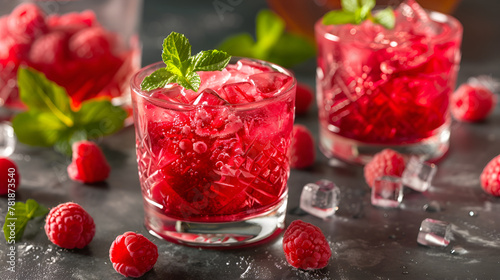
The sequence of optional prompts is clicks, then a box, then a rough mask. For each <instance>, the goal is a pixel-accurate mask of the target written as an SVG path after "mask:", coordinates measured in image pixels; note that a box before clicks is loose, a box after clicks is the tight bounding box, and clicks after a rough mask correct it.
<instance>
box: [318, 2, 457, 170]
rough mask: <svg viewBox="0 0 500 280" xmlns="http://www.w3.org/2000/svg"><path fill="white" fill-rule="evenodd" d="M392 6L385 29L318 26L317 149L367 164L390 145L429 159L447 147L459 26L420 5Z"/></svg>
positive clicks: (450, 19)
mask: <svg viewBox="0 0 500 280" xmlns="http://www.w3.org/2000/svg"><path fill="white" fill-rule="evenodd" d="M408 3H412V4H411V5H409V4H406V2H404V3H403V4H401V6H400V7H399V8H397V9H396V10H395V13H396V25H395V28H394V29H392V30H387V29H385V28H384V27H382V26H380V25H376V24H374V23H372V22H370V21H365V22H364V23H362V24H360V25H351V24H345V25H328V26H326V25H323V24H322V22H321V20H319V21H318V22H317V23H316V26H315V30H316V40H317V44H318V57H317V64H318V67H317V101H318V108H319V122H320V126H319V135H320V149H321V150H322V152H323V153H324V154H325V155H326V156H327V157H337V158H340V159H343V160H346V161H349V162H356V163H361V164H364V163H367V162H368V161H369V160H370V159H371V157H372V156H373V155H374V154H375V153H377V152H379V151H381V150H383V149H385V148H391V149H394V150H397V151H399V152H401V153H403V154H411V155H417V156H421V157H422V158H424V159H426V160H436V159H438V158H440V157H442V156H443V155H444V154H445V153H446V151H447V150H448V147H449V138H450V114H449V110H448V107H449V96H450V94H451V93H452V92H453V90H454V89H455V84H456V78H457V72H458V69H459V63H460V44H461V40H462V26H461V24H460V23H459V22H458V20H456V19H455V18H453V17H451V16H449V15H445V14H441V13H438V12H428V11H425V10H423V9H422V8H421V7H419V6H416V5H418V4H416V2H414V1H413V2H410V1H408Z"/></svg>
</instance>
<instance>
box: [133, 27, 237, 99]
mask: <svg viewBox="0 0 500 280" xmlns="http://www.w3.org/2000/svg"><path fill="white" fill-rule="evenodd" d="M162 59H163V62H164V63H165V68H164V69H159V70H156V71H155V72H153V73H152V74H151V75H149V76H148V77H146V78H144V80H143V81H142V83H141V89H142V90H145V91H150V90H153V89H157V88H161V87H164V86H165V85H166V84H168V83H178V84H179V85H181V86H182V87H184V88H185V89H191V90H194V91H198V89H199V88H200V82H201V80H200V76H199V75H198V74H197V73H196V71H217V70H222V69H224V67H226V65H227V64H228V63H229V60H230V59H231V57H230V56H229V55H228V54H227V53H225V52H223V51H218V50H210V51H202V52H199V53H198V54H196V55H195V56H191V45H190V44H189V40H188V39H187V38H186V37H185V36H184V35H183V34H180V33H177V32H172V33H170V35H168V36H167V38H165V40H164V41H163V53H162Z"/></svg>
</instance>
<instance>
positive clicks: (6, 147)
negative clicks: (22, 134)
mask: <svg viewBox="0 0 500 280" xmlns="http://www.w3.org/2000/svg"><path fill="white" fill-rule="evenodd" d="M15 148H16V136H15V135H14V129H13V128H12V126H11V125H10V124H9V123H6V122H2V123H0V157H8V156H10V155H12V153H13V152H14V149H15Z"/></svg>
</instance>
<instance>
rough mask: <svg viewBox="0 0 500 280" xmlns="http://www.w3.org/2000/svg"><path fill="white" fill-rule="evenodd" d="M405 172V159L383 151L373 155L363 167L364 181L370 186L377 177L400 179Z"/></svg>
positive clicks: (397, 154)
mask: <svg viewBox="0 0 500 280" xmlns="http://www.w3.org/2000/svg"><path fill="white" fill-rule="evenodd" d="M404 170H405V159H404V158H403V156H402V155H401V154H399V153H398V152H396V151H394V150H391V149H385V150H382V151H381V152H379V153H377V154H375V155H374V156H373V159H372V160H371V161H370V162H369V163H367V164H366V165H365V167H364V175H365V181H366V183H367V184H368V186H370V188H371V187H372V186H373V182H374V181H375V179H377V178H378V177H382V176H385V175H388V176H396V177H401V175H403V171H404Z"/></svg>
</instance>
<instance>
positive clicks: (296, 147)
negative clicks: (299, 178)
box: [290, 124, 316, 168]
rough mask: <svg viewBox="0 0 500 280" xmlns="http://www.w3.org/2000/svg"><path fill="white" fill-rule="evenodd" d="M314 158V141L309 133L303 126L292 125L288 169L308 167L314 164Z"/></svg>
mask: <svg viewBox="0 0 500 280" xmlns="http://www.w3.org/2000/svg"><path fill="white" fill-rule="evenodd" d="M315 157H316V154H315V151H314V139H313V137H312V134H311V132H310V131H309V130H308V129H307V128H306V127H305V126H303V125H300V124H296V125H294V126H293V137H292V145H291V147H290V167H292V168H305V167H309V166H311V165H312V164H313V163H314V160H315Z"/></svg>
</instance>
